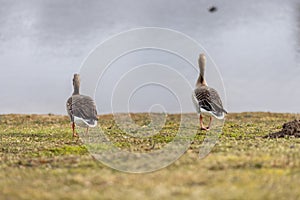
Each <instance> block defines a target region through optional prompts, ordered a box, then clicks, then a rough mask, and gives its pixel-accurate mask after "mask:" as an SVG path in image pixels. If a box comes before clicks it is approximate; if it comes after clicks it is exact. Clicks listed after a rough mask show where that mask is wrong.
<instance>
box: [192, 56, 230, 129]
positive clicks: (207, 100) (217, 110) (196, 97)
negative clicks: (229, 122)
mask: <svg viewBox="0 0 300 200" xmlns="http://www.w3.org/2000/svg"><path fill="white" fill-rule="evenodd" d="M198 64H199V68H200V73H199V77H198V80H197V82H196V88H195V89H194V92H193V95H192V99H193V103H194V105H195V108H196V111H197V112H198V113H199V114H200V116H199V121H200V128H201V130H209V129H210V126H211V123H212V116H214V117H215V118H217V119H223V118H224V117H225V114H227V111H226V110H225V109H224V108H223V105H222V101H221V98H220V96H219V94H218V92H217V91H216V90H215V89H213V88H211V87H208V86H207V83H206V81H205V78H204V72H205V65H206V57H205V55H204V54H200V56H199V59H198ZM202 113H208V114H209V115H210V119H209V124H208V126H207V127H205V126H204V125H203V117H202Z"/></svg>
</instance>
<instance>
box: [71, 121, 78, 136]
mask: <svg viewBox="0 0 300 200" xmlns="http://www.w3.org/2000/svg"><path fill="white" fill-rule="evenodd" d="M72 130H73V137H78V134H77V133H76V131H75V123H74V122H73V123H72Z"/></svg>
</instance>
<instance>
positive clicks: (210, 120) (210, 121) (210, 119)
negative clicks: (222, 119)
mask: <svg viewBox="0 0 300 200" xmlns="http://www.w3.org/2000/svg"><path fill="white" fill-rule="evenodd" d="M212 119H213V118H212V116H210V117H209V124H208V127H206V130H209V129H210V126H211V123H212Z"/></svg>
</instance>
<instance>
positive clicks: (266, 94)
mask: <svg viewBox="0 0 300 200" xmlns="http://www.w3.org/2000/svg"><path fill="white" fill-rule="evenodd" d="M0 5H1V6H0V44H1V45H0V66H1V67H0V84H1V86H2V87H1V89H0V92H1V97H2V98H1V101H0V113H56V114H65V101H66V99H67V98H68V96H70V95H71V93H72V84H71V80H72V75H73V73H75V72H78V71H79V70H80V65H81V63H82V61H83V59H84V58H85V57H86V56H87V55H88V53H89V52H90V50H92V49H93V48H94V47H95V46H96V45H97V44H99V43H100V42H102V41H103V40H104V39H106V38H107V37H109V36H111V35H112V34H117V33H119V32H120V31H125V30H128V29H130V28H136V27H143V26H158V27H165V28H170V29H175V30H178V31H181V32H183V33H185V34H187V35H189V36H191V37H192V38H194V39H195V40H197V41H198V42H199V43H201V44H202V45H203V46H204V47H205V48H206V50H207V51H208V52H209V54H210V55H211V57H212V58H213V59H214V62H215V63H216V64H217V66H218V68H219V70H220V73H221V75H222V77H223V81H224V86H225V90H226V96H227V101H226V108H227V109H228V110H229V111H231V112H240V111H272V112H299V99H300V90H299V89H298V85H299V75H300V66H299V63H300V62H299V61H300V59H299V54H300V36H299V35H300V34H299V33H300V1H298V0H290V1H284V3H282V1H279V0H273V1H269V0H261V1H258V0H257V1H240V0H231V1H221V0H219V1H211V0H205V1H201V2H199V1H196V0H192V1H183V0H181V1H176V2H174V1H171V0H168V1H163V2H162V1H159V0H156V1H150V0H144V1H138V0H135V1H109V0H102V1H96V0H93V1H89V2H88V3H87V2H86V1H83V0H81V1H79V0H76V1H71V0H66V1H53V0H45V1H38V0H27V1H22V2H20V1H16V0H12V1H7V0H1V1H0ZM211 5H215V6H217V8H218V11H217V12H214V13H210V12H208V11H207V8H208V7H210V6H211ZM145 55H146V54H141V57H140V59H142V60H145V61H146V60H147V59H146V57H145ZM153 55H155V54H153ZM143 56H144V57H143ZM195 64H196V61H195ZM183 73H185V72H183ZM186 73H187V74H191V75H190V77H191V79H194V75H193V71H189V72H186ZM208 82H209V81H208ZM149 90H151V89H149ZM137 95H138V94H137ZM142 96H143V95H142ZM99 98H101V97H97V99H99ZM187 98H190V97H187ZM140 99H141V101H142V100H143V99H142V98H140ZM141 101H139V102H136V105H138V107H136V108H134V105H133V110H135V111H144V110H147V109H148V107H149V104H151V103H152V101H151V102H150V101H149V97H147V96H146V97H145V99H144V101H145V104H143V101H142V102H141ZM164 102H168V95H166V97H164ZM143 105H147V108H146V107H145V108H144V107H143ZM172 105H173V104H172ZM172 105H170V106H169V107H168V110H169V111H176V109H177V107H176V104H174V106H173V107H172ZM101 107H102V108H103V107H104V108H106V107H107V105H106V104H103V105H102V104H101ZM104 108H103V109H99V112H100V113H101V112H109V111H110V110H109V109H104ZM185 111H186V112H188V111H191V110H189V109H187V110H185Z"/></svg>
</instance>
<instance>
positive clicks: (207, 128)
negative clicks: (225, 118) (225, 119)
mask: <svg viewBox="0 0 300 200" xmlns="http://www.w3.org/2000/svg"><path fill="white" fill-rule="evenodd" d="M199 121H200V128H201V130H206V131H208V130H209V129H210V126H211V123H212V116H210V118H209V124H208V126H207V127H204V125H203V117H202V115H200V116H199Z"/></svg>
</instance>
